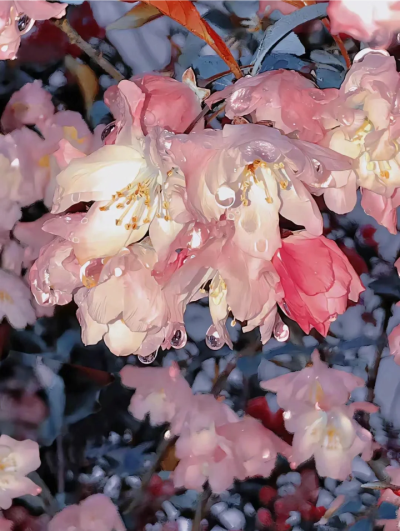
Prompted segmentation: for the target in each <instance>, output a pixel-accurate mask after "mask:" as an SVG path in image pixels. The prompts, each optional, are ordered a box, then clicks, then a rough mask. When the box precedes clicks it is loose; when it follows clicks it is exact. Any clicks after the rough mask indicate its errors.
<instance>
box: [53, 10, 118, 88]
mask: <svg viewBox="0 0 400 531" xmlns="http://www.w3.org/2000/svg"><path fill="white" fill-rule="evenodd" d="M54 25H55V26H57V28H59V29H60V30H61V31H63V32H64V33H65V34H66V35H67V36H68V38H69V40H70V42H71V44H76V46H78V47H79V48H80V49H81V50H82V51H83V52H85V54H86V55H88V56H89V57H90V58H91V59H93V61H95V62H96V63H97V64H98V65H99V66H100V67H101V68H102V69H103V70H104V71H105V72H107V74H109V75H110V76H111V77H113V78H114V79H116V80H117V81H123V80H124V79H125V77H124V76H123V75H122V74H121V72H119V71H118V70H117V69H116V68H114V67H113V65H112V64H111V63H109V62H108V61H107V59H105V58H104V57H103V56H102V55H101V54H100V53H98V52H97V51H96V50H95V49H94V48H92V46H90V44H89V43H87V42H86V41H85V40H83V39H82V37H81V36H80V35H79V34H78V33H77V32H76V31H75V30H74V29H73V28H72V27H71V26H70V24H69V22H68V20H67V19H66V18H64V19H62V20H55V21H54Z"/></svg>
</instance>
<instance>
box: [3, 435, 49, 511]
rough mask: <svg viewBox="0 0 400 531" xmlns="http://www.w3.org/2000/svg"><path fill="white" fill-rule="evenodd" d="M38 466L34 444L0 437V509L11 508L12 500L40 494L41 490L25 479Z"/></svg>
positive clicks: (36, 449)
mask: <svg viewBox="0 0 400 531" xmlns="http://www.w3.org/2000/svg"><path fill="white" fill-rule="evenodd" d="M39 466H40V457H39V446H38V444H37V443H36V442H34V441H30V440H29V439H27V440H25V441H16V440H15V439H12V438H11V437H9V436H8V435H1V436H0V508H1V509H8V508H9V507H11V503H12V500H13V498H18V497H20V496H24V495H25V494H31V495H33V496H36V495H37V494H40V492H41V489H40V487H38V486H37V485H35V483H33V481H31V480H30V479H29V478H27V477H26V475H27V474H29V473H30V472H33V471H34V470H36V469H37V468H39Z"/></svg>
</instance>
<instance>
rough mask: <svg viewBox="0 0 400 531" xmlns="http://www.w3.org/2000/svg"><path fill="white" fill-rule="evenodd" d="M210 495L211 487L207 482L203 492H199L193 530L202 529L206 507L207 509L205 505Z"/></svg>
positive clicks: (198, 530)
mask: <svg viewBox="0 0 400 531" xmlns="http://www.w3.org/2000/svg"><path fill="white" fill-rule="evenodd" d="M210 496H211V489H210V487H209V485H208V483H206V485H205V486H204V490H203V492H202V493H201V494H199V498H198V501H197V507H196V512H195V515H194V518H193V525H192V531H200V524H201V521H202V519H203V513H204V509H205V506H206V504H207V501H208V500H209V498H210Z"/></svg>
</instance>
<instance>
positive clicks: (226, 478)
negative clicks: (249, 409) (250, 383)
mask: <svg viewBox="0 0 400 531" xmlns="http://www.w3.org/2000/svg"><path fill="white" fill-rule="evenodd" d="M238 421H239V417H238V416H237V415H236V413H234V412H233V411H232V410H231V409H230V408H229V407H228V406H226V405H225V404H223V403H221V402H218V401H217V400H216V399H215V398H214V397H213V396H211V395H195V396H194V397H193V399H192V403H191V410H190V412H189V414H188V415H187V416H186V418H185V422H184V423H183V427H182V430H181V435H180V437H179V439H178V441H177V443H176V456H177V457H178V458H179V459H180V462H179V464H178V466H177V468H176V469H175V471H174V476H173V480H174V484H175V487H186V488H187V489H195V490H201V489H202V486H203V484H204V482H205V481H206V480H208V482H209V484H210V487H211V490H212V491H213V492H215V493H220V492H222V491H223V490H225V489H227V488H229V487H230V486H231V485H232V483H233V478H234V477H241V476H243V474H245V469H244V467H243V464H242V463H240V462H239V461H238V460H236V459H235V456H234V453H233V451H234V450H233V448H234V444H233V443H232V441H230V440H229V439H227V438H225V437H224V436H222V435H219V434H218V431H217V430H218V428H219V427H220V426H223V425H224V424H227V423H229V422H238Z"/></svg>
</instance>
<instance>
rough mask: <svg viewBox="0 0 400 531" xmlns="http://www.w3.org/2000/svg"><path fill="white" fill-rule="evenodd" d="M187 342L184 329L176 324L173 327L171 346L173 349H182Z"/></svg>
mask: <svg viewBox="0 0 400 531" xmlns="http://www.w3.org/2000/svg"><path fill="white" fill-rule="evenodd" d="M186 342H187V333H186V329H185V327H184V326H183V325H182V324H179V323H178V324H176V325H175V326H174V332H173V335H172V337H171V345H172V346H173V347H174V348H183V347H184V346H185V345H186Z"/></svg>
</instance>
